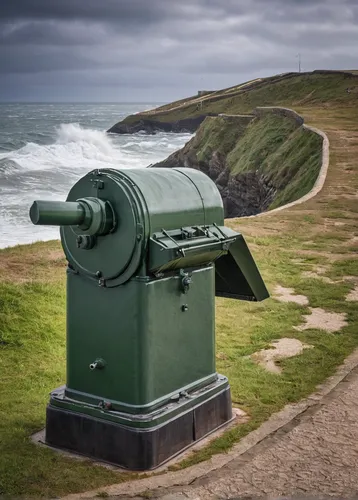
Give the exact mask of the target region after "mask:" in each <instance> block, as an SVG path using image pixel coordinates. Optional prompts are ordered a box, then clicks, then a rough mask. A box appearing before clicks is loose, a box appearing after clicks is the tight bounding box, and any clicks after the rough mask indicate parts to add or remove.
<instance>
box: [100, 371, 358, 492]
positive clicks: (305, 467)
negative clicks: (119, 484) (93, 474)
mask: <svg viewBox="0 0 358 500" xmlns="http://www.w3.org/2000/svg"><path fill="white" fill-rule="evenodd" d="M255 448H256V449H255V450H254V451H253V452H252V453H250V452H249V453H247V454H245V455H244V456H242V457H240V458H238V459H236V460H233V461H231V462H230V463H229V464H228V465H226V466H225V467H223V468H222V469H220V470H218V471H216V472H212V473H210V474H208V475H207V476H204V477H202V478H200V479H198V480H197V481H194V483H193V484H192V485H190V486H185V487H183V486H181V487H176V488H175V487H174V488H170V489H166V490H154V491H151V492H150V494H151V496H150V497H149V498H161V499H162V500H185V499H187V498H189V499H192V500H201V499H203V500H204V499H205V500H218V499H239V498H240V499H242V498H248V497H249V498H250V499H252V498H262V497H269V498H270V499H273V498H275V499H277V498H282V497H284V498H297V499H302V498H320V499H321V498H324V497H334V498H353V497H355V498H358V496H357V495H358V369H355V370H354V371H353V372H352V373H351V374H350V375H348V377H347V378H346V379H345V380H344V381H342V382H341V383H340V384H339V385H338V386H337V387H336V389H335V390H334V391H333V392H331V393H330V394H329V395H328V396H327V397H326V398H324V399H323V400H322V401H321V403H320V405H318V409H317V407H314V408H312V409H309V410H308V411H307V412H306V414H305V415H304V416H303V417H301V418H300V422H299V423H298V424H297V422H296V423H295V422H292V426H291V428H289V429H287V428H286V429H285V430H284V431H279V432H278V433H276V434H275V435H274V437H271V438H269V439H267V440H264V441H263V442H262V443H261V444H260V445H258V446H257V447H255ZM109 498H117V499H118V498H126V497H123V496H120V497H109ZM127 498H128V497H127ZM131 498H132V499H133V498H135V499H136V500H139V499H143V498H146V496H141V497H131ZM147 498H148V497H147Z"/></svg>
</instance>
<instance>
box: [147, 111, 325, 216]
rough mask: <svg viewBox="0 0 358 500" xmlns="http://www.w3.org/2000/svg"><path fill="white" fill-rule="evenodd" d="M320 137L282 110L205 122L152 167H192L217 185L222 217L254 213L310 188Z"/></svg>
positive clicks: (319, 149)
mask: <svg viewBox="0 0 358 500" xmlns="http://www.w3.org/2000/svg"><path fill="white" fill-rule="evenodd" d="M321 149H322V139H321V137H320V136H317V135H316V134H315V133H314V132H312V131H310V130H307V129H305V128H304V126H303V119H302V118H301V117H300V116H299V115H297V114H296V113H294V112H292V111H291V110H286V109H283V108H258V109H257V110H255V113H254V114H253V115H242V116H234V115H233V116H230V115H220V116H218V117H208V118H206V119H205V120H204V121H203V123H202V125H201V126H200V127H199V129H198V131H197V133H196V135H195V137H193V138H192V139H191V140H190V141H189V142H188V143H187V144H186V145H185V146H184V148H182V149H181V150H179V151H176V152H175V153H173V154H172V155H170V156H169V157H168V158H167V159H166V160H164V161H162V162H160V163H157V164H155V165H152V167H159V168H160V167H169V168H175V167H177V168H178V167H180V168H188V167H190V168H195V169H198V170H201V171H202V172H204V173H206V174H207V175H208V176H209V177H210V178H211V179H212V180H213V181H214V182H215V183H216V185H217V186H218V189H219V190H220V193H221V196H222V198H223V203H224V209H225V216H226V217H238V216H245V215H255V214H257V213H260V212H263V211H266V210H268V209H270V208H274V207H276V206H280V205H283V204H285V203H288V202H290V201H294V200H296V199H298V198H300V197H301V196H303V195H304V194H306V193H307V192H308V191H309V190H310V189H311V188H312V186H313V184H314V182H315V180H316V178H317V175H318V172H319V169H320V164H321Z"/></svg>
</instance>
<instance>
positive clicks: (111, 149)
mask: <svg viewBox="0 0 358 500" xmlns="http://www.w3.org/2000/svg"><path fill="white" fill-rule="evenodd" d="M39 135H42V134H41V133H39ZM189 137H190V136H189V135H188V134H165V133H160V134H157V135H154V136H150V137H148V136H147V135H143V134H135V135H132V136H131V138H130V139H129V138H128V136H116V135H113V134H106V132H104V131H101V130H94V129H91V128H84V127H81V126H80V125H79V124H76V123H67V124H61V125H60V126H59V127H58V128H57V129H56V134H55V136H54V140H53V142H52V144H47V145H46V144H45V145H44V144H36V143H35V142H28V143H27V144H26V145H25V146H23V147H22V148H20V149H17V150H14V151H10V152H7V153H0V226H1V234H0V248H1V247H4V246H7V245H14V244H16V243H26V242H30V241H34V240H36V239H42V240H46V239H49V238H54V237H58V229H57V228H52V227H40V226H36V227H35V226H33V225H32V224H31V223H30V221H29V217H28V210H29V207H30V205H31V203H32V201H33V200H34V199H59V200H64V199H66V196H67V193H68V191H69V190H70V188H71V187H72V186H73V184H74V183H75V182H76V181H77V180H78V179H79V178H80V177H82V176H83V175H84V174H86V173H87V172H89V171H90V170H93V169H95V168H120V169H123V168H138V167H146V166H147V165H149V164H153V163H156V162H157V161H160V160H163V159H164V158H166V157H167V156H168V154H170V153H171V152H173V151H175V150H176V149H178V148H180V147H182V146H183V145H184V143H185V142H186V141H187V140H188V139H189ZM14 225H16V231H15V232H14V230H13V229H14Z"/></svg>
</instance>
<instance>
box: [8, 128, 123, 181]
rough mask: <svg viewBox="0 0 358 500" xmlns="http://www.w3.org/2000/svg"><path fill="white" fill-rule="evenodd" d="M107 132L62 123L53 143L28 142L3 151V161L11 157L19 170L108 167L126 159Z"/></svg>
mask: <svg viewBox="0 0 358 500" xmlns="http://www.w3.org/2000/svg"><path fill="white" fill-rule="evenodd" d="M122 156H123V155H122V154H121V151H120V148H119V147H115V146H114V145H113V143H112V142H111V139H110V138H109V137H108V136H107V135H106V133H105V132H101V131H99V130H93V129H86V128H82V127H81V126H80V125H78V124H75V123H68V124H61V125H60V127H59V128H58V129H57V137H56V140H55V142H54V143H53V144H49V145H44V144H37V143H35V142H28V143H27V144H26V145H25V146H23V147H22V148H20V149H18V150H15V151H11V152H9V153H1V154H0V160H5V159H6V160H11V161H12V162H13V163H14V164H16V165H17V168H18V169H26V171H28V170H46V169H60V168H63V167H65V168H73V169H77V168H78V167H84V168H89V169H90V168H96V167H98V168H105V167H108V166H115V165H118V162H119V161H121V160H123V158H122Z"/></svg>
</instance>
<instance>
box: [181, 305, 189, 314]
mask: <svg viewBox="0 0 358 500" xmlns="http://www.w3.org/2000/svg"><path fill="white" fill-rule="evenodd" d="M188 309H189V307H188V304H183V305H182V306H181V310H182V311H183V312H185V311H187V310H188Z"/></svg>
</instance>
